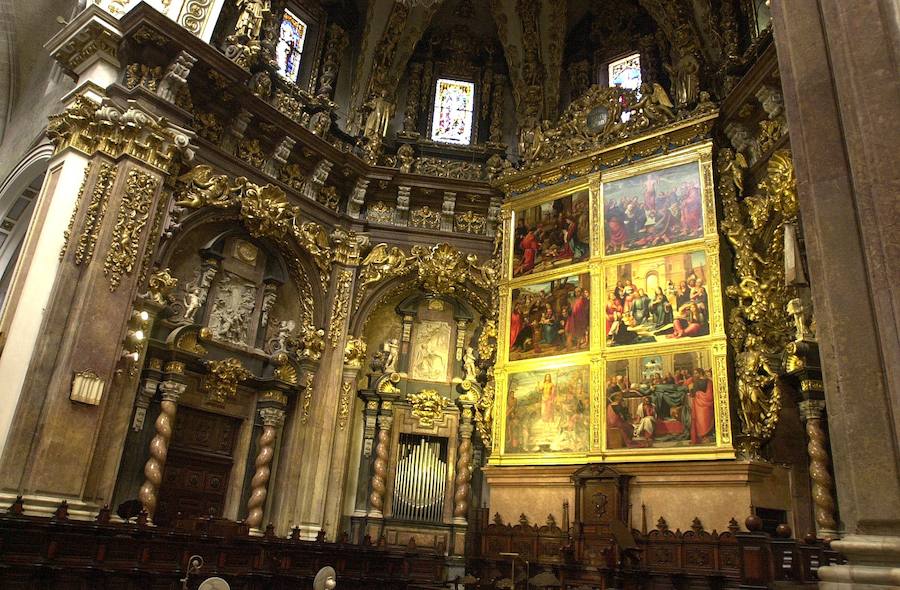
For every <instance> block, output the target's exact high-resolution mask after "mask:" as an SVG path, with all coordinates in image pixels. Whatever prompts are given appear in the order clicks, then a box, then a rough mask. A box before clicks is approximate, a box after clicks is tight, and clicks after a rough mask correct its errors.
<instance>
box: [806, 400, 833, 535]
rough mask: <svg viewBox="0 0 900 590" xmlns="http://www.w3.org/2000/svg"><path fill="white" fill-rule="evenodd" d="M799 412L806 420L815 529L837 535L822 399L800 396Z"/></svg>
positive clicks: (821, 533)
mask: <svg viewBox="0 0 900 590" xmlns="http://www.w3.org/2000/svg"><path fill="white" fill-rule="evenodd" d="M799 405H800V413H801V416H802V417H803V420H804V421H805V422H806V436H807V437H808V438H809V443H808V444H807V447H806V450H807V452H808V453H809V476H810V479H812V499H813V512H814V514H815V517H816V530H817V531H818V533H819V535H821V536H823V537H835V536H836V535H837V522H836V520H835V509H836V506H837V505H836V503H835V501H834V493H833V490H834V479H833V478H832V477H831V472H830V470H829V465H830V464H831V456H830V455H829V454H828V438H827V436H826V435H825V429H824V428H822V419H823V414H824V411H825V402H824V401H821V400H804V401H801V402H800V404H799Z"/></svg>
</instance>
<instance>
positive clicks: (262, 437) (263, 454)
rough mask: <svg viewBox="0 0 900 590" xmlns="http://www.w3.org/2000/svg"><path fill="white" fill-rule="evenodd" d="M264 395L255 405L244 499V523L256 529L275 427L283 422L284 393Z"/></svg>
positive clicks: (266, 486) (272, 455) (265, 492)
mask: <svg viewBox="0 0 900 590" xmlns="http://www.w3.org/2000/svg"><path fill="white" fill-rule="evenodd" d="M265 396H266V398H267V399H269V400H271V401H268V402H263V403H262V404H261V405H260V407H259V418H260V420H261V421H262V430H261V431H260V433H259V438H258V439H257V441H256V447H257V450H256V460H255V461H254V467H255V468H256V471H255V472H254V473H253V479H252V480H251V481H250V499H249V500H247V518H246V519H244V523H245V524H247V526H249V527H250V528H251V529H254V530H258V529H259V528H260V527H261V526H262V523H263V511H264V510H265V508H266V496H267V495H268V493H269V477H270V476H271V473H272V471H271V466H272V459H274V458H275V440H276V439H277V437H278V429H279V428H281V425H282V424H284V416H285V405H286V403H287V397H285V395H284V394H283V393H281V392H280V391H270V392H266V394H265Z"/></svg>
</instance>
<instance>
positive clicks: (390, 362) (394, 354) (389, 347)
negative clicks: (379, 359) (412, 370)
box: [382, 338, 400, 373]
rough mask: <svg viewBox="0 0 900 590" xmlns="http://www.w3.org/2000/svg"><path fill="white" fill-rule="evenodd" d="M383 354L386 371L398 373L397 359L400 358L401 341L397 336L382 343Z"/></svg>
mask: <svg viewBox="0 0 900 590" xmlns="http://www.w3.org/2000/svg"><path fill="white" fill-rule="evenodd" d="M382 356H383V358H384V372H385V373H396V372H397V361H399V360H400V358H399V357H400V343H399V342H398V341H397V339H396V338H389V339H388V340H386V341H385V343H384V344H383V345H382Z"/></svg>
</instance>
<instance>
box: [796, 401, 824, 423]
mask: <svg viewBox="0 0 900 590" xmlns="http://www.w3.org/2000/svg"><path fill="white" fill-rule="evenodd" d="M797 406H798V407H799V408H800V418H801V419H802V420H803V421H804V422H806V421H807V420H821V419H822V418H823V417H824V416H823V415H824V413H825V400H821V399H805V400H803V401H801V402H800V403H798V404H797Z"/></svg>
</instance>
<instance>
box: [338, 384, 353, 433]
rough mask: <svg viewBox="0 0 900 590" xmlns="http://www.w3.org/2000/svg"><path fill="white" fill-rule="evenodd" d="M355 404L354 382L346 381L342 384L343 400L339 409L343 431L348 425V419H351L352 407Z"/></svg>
mask: <svg viewBox="0 0 900 590" xmlns="http://www.w3.org/2000/svg"><path fill="white" fill-rule="evenodd" d="M352 403H353V382H352V381H344V382H343V383H342V384H341V399H340V405H339V407H338V424H339V425H340V427H341V430H343V429H344V427H345V426H346V425H347V419H348V418H349V417H350V406H351V405H352Z"/></svg>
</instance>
